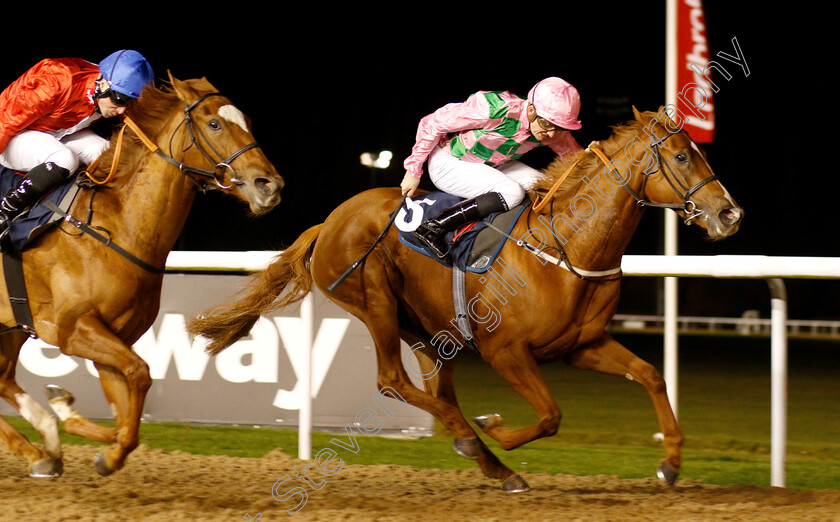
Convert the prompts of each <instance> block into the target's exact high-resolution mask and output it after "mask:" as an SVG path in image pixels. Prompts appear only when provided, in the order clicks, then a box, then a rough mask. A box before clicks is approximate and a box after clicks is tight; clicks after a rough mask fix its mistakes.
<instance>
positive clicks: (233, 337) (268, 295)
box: [187, 225, 323, 355]
mask: <svg viewBox="0 0 840 522" xmlns="http://www.w3.org/2000/svg"><path fill="white" fill-rule="evenodd" d="M322 226H323V225H316V226H314V227H312V228H310V229H309V230H307V231H306V232H304V233H303V234H301V236H300V237H299V238H298V239H297V240H296V241H295V242H294V243H292V245H291V246H290V247H289V248H287V249H286V250H284V251H283V252H282V253H280V254H279V255H278V256H277V257H275V258H274V259H273V260H272V261H271V264H269V265H268V267H267V268H266V269H265V270H262V271H260V272H257V273H255V274H254V275H252V276H251V280H250V281H249V283H248V285H247V286H246V287H245V288H244V289H243V290H242V292H241V293H240V294H239V296H238V298H237V299H235V300H234V301H233V302H230V303H223V304H220V305H217V306H215V307H213V308H210V309H209V310H207V311H205V312H204V313H202V314H201V315H199V316H198V317H196V318H194V319H192V320H191V321H190V322H189V324H188V325H187V330H189V332H190V333H192V334H193V335H196V336H198V335H200V336H202V337H204V338H205V339H207V340H208V341H209V344H208V345H207V346H206V348H205V350H206V351H207V353H210V354H211V355H217V354H218V353H219V352H221V351H222V350H224V349H225V348H227V347H228V346H230V345H232V344H233V343H235V342H236V341H237V340H239V339H240V338H242V337H244V336H245V335H247V334H248V332H250V331H251V328H252V327H253V326H254V324H255V323H256V322H257V320H258V319H259V318H260V316H261V315H263V314H265V313H267V312H271V311H273V310H277V309H280V308H283V307H285V306H288V305H290V304H292V303H296V302H297V301H300V300H301V299H303V298H304V297H305V296H306V294H308V293H309V291H310V290H311V289H312V274H310V273H309V265H308V262H309V257H310V254H311V252H312V246H313V245H314V244H315V241H316V240H317V239H318V234H319V233H320V232H321V227H322ZM286 290H288V291H286ZM284 291H285V293H284ZM281 293H283V295H282V296H280V294H281ZM278 296H280V297H279V298H278Z"/></svg>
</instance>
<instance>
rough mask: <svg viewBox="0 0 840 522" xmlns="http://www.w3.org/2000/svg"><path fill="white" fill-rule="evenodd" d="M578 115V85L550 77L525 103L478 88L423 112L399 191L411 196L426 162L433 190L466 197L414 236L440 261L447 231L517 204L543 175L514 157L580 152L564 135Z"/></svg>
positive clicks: (576, 123) (574, 126)
mask: <svg viewBox="0 0 840 522" xmlns="http://www.w3.org/2000/svg"><path fill="white" fill-rule="evenodd" d="M579 113H580V95H579V94H578V91H577V89H575V88H574V87H573V86H572V85H571V84H569V83H568V82H566V81H565V80H562V79H560V78H555V77H551V78H546V79H544V80H542V81H541V82H539V83H538V84H537V85H535V86H534V87H533V88H532V89H531V90H530V92H529V93H528V98H527V99H525V100H523V99H522V98H520V97H518V96H516V95H514V94H511V93H509V92H490V91H479V92H477V93H475V94H473V95H472V96H470V97H469V99H467V101H465V102H463V103H450V104H448V105H445V106H443V107H441V108H440V109H438V110H437V111H435V112H434V113H432V114H430V115H428V116H426V117H424V118H423V119H422V120H420V124H419V126H418V129H417V139H416V142H415V144H414V147H413V148H412V153H411V156H409V157H408V158H407V159H406V160H405V162H404V167H405V170H406V174H405V177H404V178H403V181H402V184H401V188H402V192H403V194H404V195H408V196H412V195H414V192H415V189H416V188H417V187H418V185H419V184H420V177H421V176H422V174H423V164H424V163H425V162H426V161H427V160H428V169H429V177H430V178H431V180H432V183H434V185H435V186H436V187H437V188H438V189H440V190H442V191H443V192H446V193H449V194H453V195H455V196H459V197H462V198H468V199H466V200H465V201H462V202H460V203H459V204H457V205H455V206H453V207H451V208H448V209H446V210H444V211H443V212H442V213H441V214H440V215H439V216H437V217H436V218H434V219H429V220H426V221H424V222H423V223H422V224H421V225H420V226H419V227H418V228H417V229H416V230H415V231H414V232H413V235H414V236H415V237H417V238H418V239H419V240H420V241H422V242H423V243H424V244H425V245H427V246H428V247H429V248H431V249H432V250H433V251H434V252H435V253H436V254H437V256H438V257H439V258H441V259H445V258H446V257H447V255H448V251H449V247H448V245H447V244H446V240H445V239H444V237H445V235H446V233H447V232H451V231H453V230H456V229H458V228H459V227H461V226H463V225H466V224H468V223H471V222H473V221H478V220H480V219H482V218H485V217H487V216H488V215H490V214H492V213H494V212H501V211H504V210H508V209H511V208H513V207H515V206H516V205H518V204H519V203H521V202H522V200H523V199H524V198H525V193H526V191H527V190H529V189H530V188H531V187H532V186H533V185H534V183H535V181H536V180H537V179H539V178H540V177H541V176H542V175H541V174H540V172H539V171H537V170H535V169H533V168H531V167H529V166H527V165H525V164H524V163H522V162H520V161H517V160H518V158H520V157H521V156H522V155H523V154H525V153H526V152H528V151H530V150H532V149H534V148H535V147H539V146H541V145H548V146H549V147H551V149H552V150H554V152H556V153H557V154H558V155H560V156H565V155H567V154H571V153H575V152H577V151H578V150H581V149H582V147H581V146H580V145H579V144H578V142H577V141H575V138H574V137H573V136H572V134H571V132H570V131H572V130H577V129H580V127H581V123H580V121H579V120H578V114H579Z"/></svg>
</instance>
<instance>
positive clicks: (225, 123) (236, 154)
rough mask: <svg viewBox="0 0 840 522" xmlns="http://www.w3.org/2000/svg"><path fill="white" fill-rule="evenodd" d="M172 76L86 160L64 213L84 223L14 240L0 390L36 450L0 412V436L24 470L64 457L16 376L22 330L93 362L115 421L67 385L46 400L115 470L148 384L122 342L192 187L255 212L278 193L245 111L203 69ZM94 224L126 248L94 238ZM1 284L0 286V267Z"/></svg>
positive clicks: (150, 299)
mask: <svg viewBox="0 0 840 522" xmlns="http://www.w3.org/2000/svg"><path fill="white" fill-rule="evenodd" d="M169 79H170V83H171V87H170V86H167V87H165V88H162V89H158V88H155V87H153V86H150V87H147V88H146V90H145V91H144V92H143V93H142V95H141V97H140V99H139V100H138V101H137V102H136V104H135V105H134V106H132V107H131V108H130V109H129V111H128V112H127V116H128V117H127V118H126V119H125V122H126V124H127V125H128V124H130V123H131V122H134V124H133V126H132V127H133V128H134V129H137V130H135V131H132V130H129V131H126V134H125V135H124V139H123V140H120V141H122V142H123V145H122V146H121V147H117V146H116V142H117V140H118V138H117V137H118V136H119V134H118V133H115V136H114V137H112V145H111V147H110V149H109V150H108V151H107V152H105V153H104V154H103V155H102V157H101V158H100V161H99V162H98V167H97V168H98V169H100V172H96V170H94V169H93V168H91V169H89V170H92V171H93V172H91V173H89V174H90V177H91V179H93V180H95V183H97V184H98V186H97V187H96V189H95V190H89V189H88V188H89V187H88V188H84V187H83V188H81V189H80V190H79V193H78V194H77V197H76V199H75V201H74V203H73V205H72V206H71V208H70V209H69V212H68V215H69V216H72V217H75V218H77V219H79V220H86V221H85V223H82V227H81V228H82V230H85V231H86V232H82V231H80V229H79V228H77V226H76V224H79V223H78V222H77V223H75V224H73V223H70V222H68V220H67V218H65V221H62V223H61V224H59V225H58V226H55V227H53V228H52V229H50V230H48V231H46V232H44V233H43V234H42V235H41V236H39V237H38V238H37V239H36V240H35V242H34V243H33V244H32V245H31V246H30V247H27V248H26V249H24V250H23V252H22V254H21V257H22V261H23V269H24V274H25V283H26V288H27V292H28V298H29V303H30V309H31V315H32V318H33V322H32V325H30V326H31V329H20V328H17V321H16V319H15V317H14V315H13V313H12V308H11V307H10V304H9V302H8V301H9V300H8V299H4V300H3V301H4V303H3V304H2V305H0V324H2V325H4V326H6V327H7V329H6V330H5V331H6V333H5V334H4V335H0V395H2V396H3V398H4V399H6V400H7V401H8V402H9V403H11V404H12V406H14V407H15V408H16V409H17V410H18V411H19V412H20V413H21V415H22V416H23V418H25V419H26V420H27V421H28V422H29V423H30V424H32V426H33V427H34V428H35V429H36V430H37V431H38V432H39V433H40V435H41V436H42V437H43V440H44V449H43V450H42V449H40V448H39V447H36V446H34V445H33V444H31V443H30V442H29V440H27V438H26V437H25V436H23V435H22V434H21V433H19V432H18V431H17V430H15V429H14V428H13V427H12V426H11V425H10V424H9V423H8V422H7V421H6V420H5V419H3V418H2V417H0V436H2V438H3V440H4V441H5V443H6V444H7V445H8V446H9V448H10V449H11V450H12V451H13V452H14V453H15V454H17V455H19V456H20V457H22V458H24V459H26V460H27V461H28V462H29V470H30V476H33V477H55V476H58V475H60V474H61V473H62V470H63V464H62V450H61V442H60V441H59V438H58V427H57V421H56V419H55V417H53V416H52V415H50V414H49V413H47V412H46V411H45V410H44V408H42V407H41V406H40V405H39V404H38V403H37V402H36V401H35V400H33V399H32V398H31V397H30V396H29V395H27V394H26V393H25V392H24V391H23V389H21V388H20V386H18V384H17V383H16V382H15V365H16V364H17V360H18V355H19V352H20V348H21V345H22V344H23V343H24V342H25V341H26V339H27V337H28V336H29V335H33V333H34V334H37V336H38V337H40V338H41V339H42V340H43V341H44V342H46V343H48V344H51V345H54V346H57V347H59V348H60V350H61V352H62V353H63V354H66V355H76V356H79V357H83V358H85V359H89V360H91V361H93V363H94V365H95V366H96V369H97V370H98V371H99V379H100V382H101V385H102V389H103V391H104V393H105V397H106V399H107V400H108V402H109V403H110V405H111V409H112V411H113V412H114V415H115V417H116V427H114V428H110V427H104V426H100V425H98V424H95V423H93V422H91V421H89V420H88V419H86V418H84V417H83V416H82V415H81V414H79V412H78V411H76V410H75V409H74V408H73V407H72V406H71V405H72V403H73V396H72V395H70V394H69V393H68V392H66V391H64V390H62V389H60V388H57V387H48V390H47V392H48V397H49V398H50V406H51V407H52V408H53V410H54V411H55V413H56V415H57V416H58V418H59V419H60V420H61V421H63V423H64V429H65V430H66V431H67V432H69V433H72V434H76V435H80V436H83V437H88V438H91V439H93V440H97V441H100V442H105V443H111V444H110V445H109V446H107V447H105V448H103V451H102V452H100V453H99V454H98V455H97V457H96V459H95V466H96V469H97V471H98V472H99V473H100V474H102V475H108V474H110V473H112V472H113V471H115V470H119V469H121V468H122V467H123V466H124V464H125V460H126V457H127V456H128V454H129V453H130V452H131V451H132V450H133V449H134V448H135V447H137V444H138V429H139V424H140V416H141V414H142V411H143V403H144V401H145V397H146V392H147V390H148V389H149V387H150V385H151V384H152V380H151V377H150V375H149V367H148V365H147V364H146V363H145V362H144V361H143V360H142V359H141V358H140V357H139V356H138V355H137V354H135V353H134V352H133V351H132V350H131V345H132V344H133V343H134V342H135V341H136V340H137V339H138V338H139V337H140V336H141V335H142V334H143V333H144V332H145V331H146V330H147V329H148V328H149V327H150V326H151V325H152V323H153V322H154V320H155V317H156V316H157V313H158V308H159V306H160V292H161V285H162V282H163V269H164V267H165V264H166V259H167V256H168V254H169V252H170V251H171V249H172V247H173V246H174V244H175V241H176V240H177V238H178V235H179V234H180V232H181V230H182V228H183V226H184V223H185V221H186V219H187V215H188V213H189V210H190V207H191V206H192V203H193V199H194V197H195V195H196V193H197V191H198V190H199V189H221V190H223V191H224V192H225V193H227V194H230V195H231V196H233V197H236V198H238V199H240V200H242V201H243V202H245V203H247V204H248V205H249V207H250V210H251V212H252V213H254V214H264V213H266V212H268V211H270V210H271V209H272V208H274V207H275V206H276V205H277V204H278V203H279V202H280V191H281V189H282V188H283V184H284V182H283V178H282V177H281V176H280V175H279V174H278V173H277V170H276V169H275V168H274V166H273V165H272V164H271V163H270V162H269V161H268V159H267V158H266V156H265V154H264V152H263V151H262V149H261V148H259V146H258V144H257V143H256V141H255V140H254V137H253V135H252V134H251V131H250V130H249V124H248V120H247V119H246V118H245V117H244V115H243V114H242V113H241V112H240V111H239V110H238V109H237V108H236V107H235V106H234V105H232V104H231V102H230V101H229V100H228V99H227V98H225V97H224V96H222V95H221V94H219V93H218V92H217V90H216V89H215V88H214V87H213V86H212V85H211V84H210V83H209V82H208V81H207V80H206V79H203V78H202V79H192V80H185V81H180V80H177V79H175V78H172V76H171V75H170V78H169ZM129 137H130V138H129ZM139 137H142V139H137V138H139ZM116 155H119V159H118V160H115V156H116ZM112 166H113V167H114V168H112ZM106 179H107V182H104V181H105V180H106ZM103 182H104V183H103ZM89 183H91V182H89ZM91 184H92V183H91ZM85 224H87V225H89V227H90V228H88V227H86V226H85ZM97 233H98V234H100V238H103V236H107V238H108V239H106V240H105V241H106V242H108V240H110V246H111V247H114V246H118V247H119V248H122V249H124V251H125V252H126V253H125V255H123V254H121V253H120V252H118V251H116V250H115V249H114V248H109V247H108V246H106V245H104V244H102V243H101V242H98V241H96V240H95V239H94V236H93V235H95V234H97ZM103 239H104V238H103ZM4 255H6V254H4ZM130 256H134V257H135V258H136V260H135V261H136V262H133V261H132V260H130V259H129V257H130ZM0 285H2V287H0V292H2V293H3V294H4V295H8V293H7V288H6V284H5V278H2V277H0Z"/></svg>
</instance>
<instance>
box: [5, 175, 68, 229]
mask: <svg viewBox="0 0 840 522" xmlns="http://www.w3.org/2000/svg"><path fill="white" fill-rule="evenodd" d="M69 175H70V171H68V170H67V169H65V168H63V167H59V166H58V165H56V164H55V163H42V164H40V165H38V166H36V167H34V168H33V169H32V170H30V171H29V172H28V173H27V174H26V176H24V178H23V180H22V181H21V182H20V183H18V186H17V187H15V188H13V189H12V190H10V191H9V193H8V194H6V197H4V198H3V200H2V201H0V235H2V234H3V233H5V232H6V230H7V229H8V228H9V222H10V221H12V220H13V219H15V218H16V217H18V216H19V215H21V214H22V213H23V212H24V211H25V210H28V209H29V208H31V207H32V206H34V205H35V203H37V202H38V201H39V200H40V199H41V198H42V197H44V196H45V195H47V193H48V192H49V191H50V190H52V189H53V188H54V187H56V186H57V185H58V184H59V183H61V182H62V181H64V180H65V179H66V178H67V177H68V176H69Z"/></svg>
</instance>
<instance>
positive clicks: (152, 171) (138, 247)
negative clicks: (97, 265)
mask: <svg viewBox="0 0 840 522" xmlns="http://www.w3.org/2000/svg"><path fill="white" fill-rule="evenodd" d="M166 132H168V131H164V132H163V133H162V134H161V135H166ZM145 154H146V156H145V157H144V158H142V159H141V160H140V161H138V163H137V165H138V166H137V168H136V170H135V172H133V173H127V174H124V175H123V176H121V177H120V178H121V179H119V180H118V181H117V182H116V183H115V184H114V186H113V187H112V189H111V190H108V191H107V192H106V193H103V194H102V195H101V196H96V197H95V198H94V212H95V211H96V208H97V207H98V206H99V207H100V208H101V209H103V210H104V211H105V212H107V211H109V210H111V209H115V210H116V212H117V213H118V215H115V216H108V220H109V221H110V223H111V226H110V227H109V230H110V232H111V236H112V237H113V239H114V241H116V242H118V243H119V244H120V245H121V246H123V247H124V248H126V249H128V250H129V251H131V252H132V253H133V254H134V255H136V256H138V257H140V258H141V259H144V260H145V261H146V262H149V263H153V264H161V263H163V262H165V260H166V257H167V255H168V254H169V252H170V250H171V249H172V248H173V246H174V245H175V241H176V240H177V238H178V236H179V235H180V233H181V230H182V229H183V227H184V224H185V223H186V219H187V216H188V214H189V210H190V207H191V206H192V202H193V199H194V198H195V193H196V190H195V185H194V184H193V182H192V181H191V180H189V178H188V177H187V176H186V175H185V174H183V173H182V172H180V171H179V170H178V169H177V167H175V166H173V165H171V164H170V163H168V162H167V161H166V160H164V159H163V158H161V157H159V156H157V155H155V154H154V153H153V152H152V151H148V152H146V153H145ZM106 194H107V195H106ZM100 197H102V198H103V199H104V200H105V201H104V204H103V205H101V206H100V205H97V201H96V200H97V198H100ZM109 200H110V201H109Z"/></svg>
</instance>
